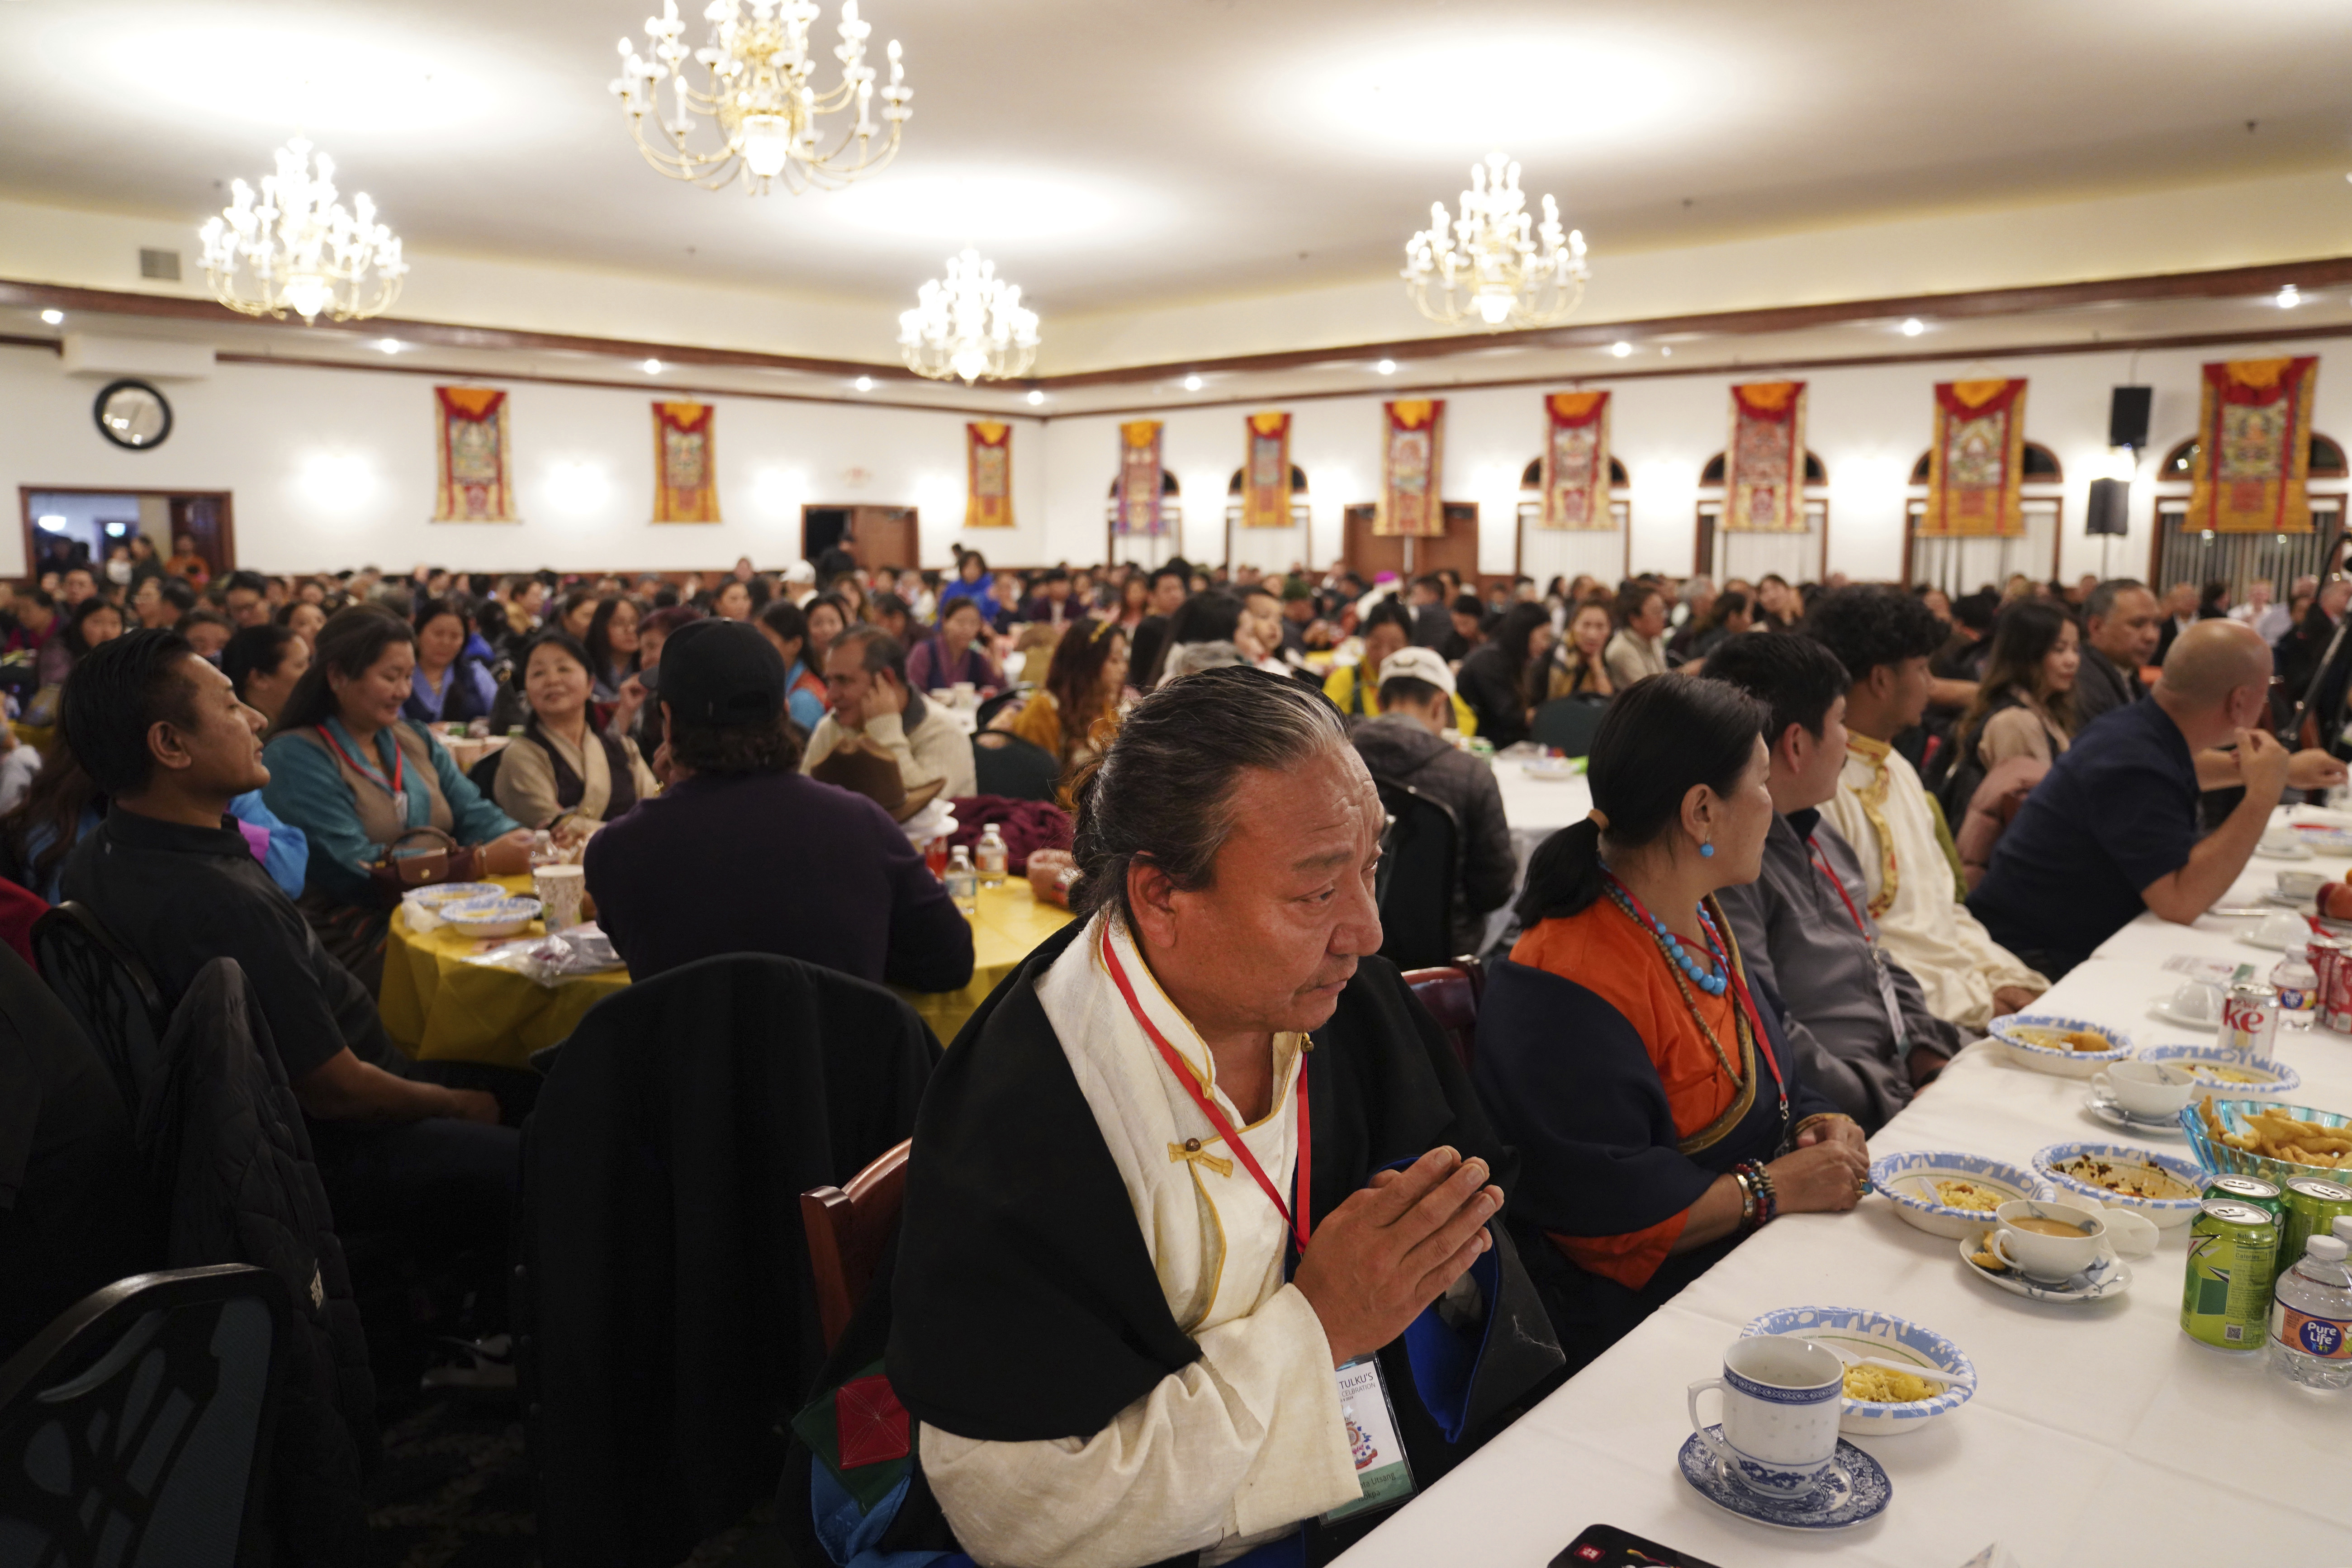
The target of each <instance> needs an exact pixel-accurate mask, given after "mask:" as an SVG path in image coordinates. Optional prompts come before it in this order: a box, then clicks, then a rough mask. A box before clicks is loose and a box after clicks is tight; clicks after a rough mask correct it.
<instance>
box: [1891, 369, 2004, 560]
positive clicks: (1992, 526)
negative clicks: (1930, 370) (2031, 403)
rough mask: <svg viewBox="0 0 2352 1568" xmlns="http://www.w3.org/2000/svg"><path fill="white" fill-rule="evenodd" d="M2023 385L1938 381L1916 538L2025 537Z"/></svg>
mask: <svg viewBox="0 0 2352 1568" xmlns="http://www.w3.org/2000/svg"><path fill="white" fill-rule="evenodd" d="M2024 471H2025V381H2024V378H2023V377H2020V378H2018V379H2017V380H2015V381H2000V380H1994V381H1939V382H1937V384H1936V439H1935V442H1934V444H1933V445H1931V446H1929V447H1928V448H1927V510H1926V511H1924V512H1922V513H1920V514H1919V524H1918V527H1917V528H1916V530H1914V533H1915V535H1916V537H1917V538H1920V539H2022V538H2024V537H2025V512H2024V510H2023V508H2021V506H2020V505H2019V504H2018V489H2017V487H2018V485H2019V484H2020V483H2021V480H2022V477H2023V474H2024Z"/></svg>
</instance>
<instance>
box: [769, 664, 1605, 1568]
mask: <svg viewBox="0 0 2352 1568" xmlns="http://www.w3.org/2000/svg"><path fill="white" fill-rule="evenodd" d="M1076 818H1077V831H1076V849H1075V858H1076V868H1077V871H1078V878H1077V881H1076V885H1075V888H1074V889H1073V893H1072V905H1073V908H1074V910H1076V913H1077V914H1078V915H1079V917H1080V918H1079V919H1077V920H1076V921H1073V922H1072V923H1071V924H1070V925H1069V926H1067V927H1066V928H1064V930H1063V931H1061V932H1059V933H1057V935H1056V936H1055V938H1054V939H1053V940H1051V941H1049V942H1046V943H1045V945H1043V946H1041V947H1040V948H1039V949H1038V950H1037V951H1036V952H1034V953H1033V954H1032V955H1031V956H1030V958H1029V960H1028V961H1027V962H1026V963H1024V964H1023V965H1022V967H1021V968H1020V970H1018V971H1017V972H1016V973H1014V974H1013V976H1011V977H1010V978H1009V979H1007V980H1006V981H1005V982H1004V983H1003V984H1002V985H1000V986H999V987H998V988H997V990H996V992H995V993H994V994H993V995H992V996H991V997H990V998H989V1000H988V1002H987V1003H986V1004H984V1005H982V1008H981V1010H980V1011H979V1012H978V1013H977V1014H975V1015H974V1016H973V1017H972V1019H971V1022H970V1023H969V1024H967V1025H966V1026H965V1027H964V1030H963V1032H962V1033H961V1035H960V1036H959V1037H957V1041H956V1043H955V1045H954V1046H953V1047H952V1048H950V1050H949V1052H948V1054H947V1058H946V1061H945V1062H944V1063H943V1064H942V1066H941V1067H940V1070H939V1073H938V1074H937V1075H936V1076H935V1077H934V1078H933V1079H932V1080H931V1086H930V1089H929V1092H928V1093H927V1094H926V1096H925V1098H924V1101H923V1108H922V1112H921V1115H920V1118H919V1121H918V1122H917V1125H916V1130H915V1136H914V1142H913V1149H912V1152H911V1155H910V1157H909V1163H908V1177H907V1189H906V1208H905V1213H904V1215H903V1218H902V1220H901V1223H900V1228H899V1232H898V1248H897V1256H896V1264H895V1278H894V1279H877V1281H876V1283H875V1285H874V1287H873V1288H872V1289H870V1290H869V1292H868V1297H867V1300H866V1304H865V1306H864V1307H863V1308H862V1309H861V1310H860V1312H859V1315H858V1317H857V1319H856V1321H854V1322H853V1323H852V1324H851V1325H850V1328H849V1330H848V1331H847V1333H846V1334H845V1337H844V1340H843V1342H842V1344H841V1345H840V1346H839V1347H838V1348H837V1350H836V1352H835V1358H834V1362H833V1363H832V1365H831V1366H830V1367H829V1368H828V1371H827V1375H826V1377H825V1378H824V1379H822V1380H820V1381H821V1384H822V1385H823V1386H825V1387H826V1388H827V1389H828V1391H829V1393H830V1391H831V1390H833V1389H835V1388H837V1389H838V1393H837V1394H831V1396H830V1399H828V1398H826V1397H820V1399H819V1400H818V1401H817V1402H815V1403H814V1404H813V1405H811V1406H810V1407H809V1408H808V1409H807V1410H804V1411H803V1413H802V1415H801V1417H800V1419H799V1420H798V1421H796V1422H795V1430H796V1431H797V1432H798V1433H799V1434H800V1436H802V1438H803V1442H804V1443H805V1444H806V1445H807V1447H808V1448H809V1449H810V1451H811V1457H810V1458H808V1460H807V1461H806V1462H805V1463H804V1464H803V1460H802V1458H801V1457H800V1456H799V1455H798V1454H797V1452H796V1454H795V1457H794V1460H793V1465H801V1466H802V1467H803V1468H801V1470H800V1473H799V1474H798V1475H795V1474H794V1471H793V1468H792V1467H791V1466H788V1468H787V1473H786V1479H785V1487H786V1495H787V1497H788V1498H790V1497H791V1496H792V1495H793V1491H794V1489H796V1488H798V1487H800V1486H805V1487H806V1488H807V1494H806V1495H807V1506H808V1515H807V1517H808V1521H809V1523H810V1525H811V1527H812V1528H813V1531H814V1535H815V1536H816V1538H817V1540H818V1541H819V1542H823V1543H824V1546H825V1549H826V1550H827V1552H829V1554H831V1555H832V1556H833V1558H834V1560H835V1562H837V1563H844V1564H851V1563H858V1562H859V1561H860V1559H861V1558H865V1559H866V1561H878V1560H879V1557H880V1556H881V1555H883V1554H887V1553H888V1552H900V1551H919V1550H926V1549H928V1550H930V1551H957V1550H961V1551H962V1552H967V1553H969V1554H970V1555H971V1557H972V1558H973V1559H974V1560H976V1561H979V1562H982V1563H1022V1564H1028V1565H1032V1568H1060V1565H1070V1568H1131V1565H1141V1564H1150V1563H1171V1562H1181V1563H1188V1564H1189V1563H1234V1562H1246V1563H1251V1564H1253V1565H1255V1564H1259V1563H1267V1564H1270V1563H1320V1562H1323V1561H1326V1560H1328V1558H1329V1557H1331V1556H1333V1555H1335V1554H1337V1553H1338V1552H1339V1551H1341V1550H1344V1549H1345V1548H1346V1547H1347V1546H1348V1545H1349V1543H1351V1542H1354V1541H1355V1540H1357V1539H1360V1537H1361V1536H1362V1535H1363V1534H1364V1533H1365V1532H1367V1531H1370V1529H1371V1528H1372V1527H1373V1526H1374V1525H1376V1524H1378V1523H1379V1522H1380V1521H1382V1520H1383V1519H1385V1518H1387V1517H1389V1516H1390V1514H1391V1511H1392V1510H1393V1509H1394V1508H1395V1507H1396V1506H1397V1505H1399V1504H1401V1503H1402V1502H1403V1501H1404V1500H1406V1499H1407V1498H1410V1497H1411V1496H1412V1495H1414V1494H1415V1493H1416V1492H1417V1491H1419V1490H1420V1489H1423V1488H1426V1487H1427V1486H1429V1485H1430V1484H1431V1483H1433V1481H1435V1480H1436V1479H1438V1478H1439V1477H1440V1476H1441V1475H1443V1474H1444V1472H1445V1471H1446V1470H1447V1469H1448V1468H1451V1467H1452V1466H1453V1465H1454V1463H1456V1462H1458V1461H1459V1460H1460V1459H1461V1458H1463V1457H1464V1456H1465V1455H1467V1454H1468V1453H1469V1452H1470V1451H1471V1450H1472V1449H1473V1448H1475V1447H1476V1446H1477V1444H1478V1443H1479V1442H1480V1441H1481V1440H1483V1438H1484V1437H1485V1436H1486V1435H1487V1434H1488V1433H1490V1432H1491V1431H1492V1430H1494V1429H1495V1428H1496V1426H1497V1425H1498V1418H1499V1417H1500V1416H1501V1415H1503V1413H1504V1412H1505V1411H1506V1410H1507V1408H1509V1407H1511V1406H1512V1405H1516V1404H1517V1403H1520V1402H1523V1401H1524V1399H1525V1398H1526V1397H1527V1396H1528V1394H1530V1392H1531V1391H1533V1390H1535V1389H1536V1388H1537V1387H1538V1384H1541V1383H1542V1382H1543V1381H1544V1379H1545V1378H1546V1377H1547V1376H1549V1374H1551V1373H1553V1372H1554V1371H1556V1370H1557V1369H1558V1368H1559V1366H1560V1365H1561V1364H1562V1358H1561V1356H1560V1352H1559V1346H1558V1344H1557V1342H1555V1341H1554V1340H1553V1338H1552V1335H1551V1331H1550V1329H1549V1325H1548V1324H1547V1322H1546V1320H1545V1318H1544V1314H1543V1311H1542V1309H1541V1307H1540V1305H1539V1304H1538V1301H1537V1300H1536V1298H1535V1294H1534V1292H1533V1290H1532V1289H1531V1288H1530V1286H1529V1285H1528V1279H1527V1277H1526V1275H1525V1274H1524V1273H1523V1272H1522V1271H1521V1269H1520V1267H1519V1262H1518V1258H1517V1255H1516V1254H1515V1253H1514V1252H1513V1251H1512V1248H1511V1243H1510V1242H1509V1240H1508V1239H1507V1237H1506V1236H1505V1234H1504V1231H1503V1228H1502V1226H1501V1225H1500V1224H1499V1221H1500V1219H1501V1215H1502V1210H1503V1205H1504V1203H1505V1199H1506V1195H1507V1190H1508V1186H1509V1184H1510V1181H1511V1178H1512V1175H1513V1160H1512V1156H1511V1155H1510V1154H1509V1153H1508V1152H1507V1151H1506V1150H1505V1149H1504V1148H1503V1147H1502V1146H1501V1144H1500V1142H1499V1141H1498V1140H1497V1139H1496V1135H1495V1133H1494V1131H1493V1129H1492V1128H1491V1127H1490V1126H1489V1124H1488V1122H1487V1119H1486V1114H1485V1112H1484V1111H1483V1110H1481V1109H1480V1108H1479V1105H1478V1102H1477V1100H1476V1098H1475V1095H1474V1093H1473V1091H1472V1090H1471V1088H1470V1085H1469V1082H1468V1079H1467V1078H1466V1076H1465V1074H1464V1073H1463V1071H1462V1069H1461V1068H1460V1066H1459V1065H1458V1064H1457V1063H1456V1061H1455V1060H1454V1058H1453V1056H1452V1055H1451V1053H1450V1052H1449V1050H1448V1049H1447V1047H1446V1046H1445V1043H1444V1039H1443V1038H1442V1037H1441V1036H1440V1035H1439V1034H1438V1032H1437V1029H1436V1027H1435V1026H1433V1024H1432V1023H1431V1021H1430V1019H1429V1017H1428V1016H1427V1015H1426V1014H1425V1013H1424V1012H1423V1011H1422V1009H1421V1007H1420V1005H1418V1004H1417V1003H1416V1002H1414V1001H1413V999H1412V994H1411V993H1410V992H1409V991H1408V990H1407V989H1406V988H1405V986H1404V984H1402V980H1401V978H1400V977H1399V975H1398V973H1397V971H1396V969H1395V967H1394V966H1393V965H1392V964H1391V963H1388V962H1387V961H1386V960H1384V959H1381V957H1380V956H1379V955H1378V953H1379V948H1380V944H1381V926H1380V919H1379V915H1378V913H1377V912H1376V910H1375V907H1374V903H1373V896H1372V879H1373V872H1374V868H1375V867H1376V865H1377V862H1378V861H1379V858H1380V853H1381V846H1380V840H1381V829H1382V826H1383V816H1382V812H1381V802H1380V797H1379V795H1378V794H1377V793H1376V792H1375V791H1374V789H1373V787H1372V783H1371V779H1370V776H1369V775H1368V774H1367V773H1365V771H1364V768H1363V764H1362V763H1360V761H1359V760H1358V759H1357V757H1356V754H1355V752H1353V750H1352V749H1351V748H1350V747H1349V744H1348V741H1347V737H1346V735H1345V733H1344V732H1343V731H1342V730H1341V728H1340V724H1339V719H1338V717H1337V715H1336V714H1335V713H1334V712H1333V711H1332V710H1331V708H1330V706H1329V704H1328V703H1327V702H1325V701H1324V700H1322V699H1321V698H1320V697H1318V695H1317V694H1316V693H1315V692H1314V691H1312V690H1311V689H1307V687H1305V686H1302V685H1300V684H1299V683H1297V682H1296V681H1293V680H1289V679H1285V678H1283V677H1280V676H1276V675H1271V674H1268V673H1266V672H1265V671H1263V670H1257V669H1252V668H1221V669H1211V670H1205V671H1202V672H1200V673H1198V674H1194V675H1190V676H1186V677H1183V678H1181V679H1177V680H1175V681H1171V683H1169V684H1168V685H1167V686H1166V687H1163V688H1162V689H1160V690H1158V691H1155V692H1154V693H1152V694H1151V695H1150V697H1147V698H1146V699H1144V700H1143V701H1142V702H1140V703H1139V704H1138V705H1137V707H1136V708H1135V710H1133V711H1132V713H1130V714H1129V717H1128V719H1127V721H1125V723H1124V724H1123V725H1122V726H1121V728H1120V730H1119V731H1118V736H1117V738H1116V740H1115V741H1114V742H1112V744H1111V747H1110V749H1109V751H1108V752H1107V753H1106V754H1105V756H1104V758H1103V759H1102V762H1101V763H1100V765H1099V767H1098V768H1097V770H1096V771H1095V772H1094V773H1092V774H1091V775H1089V776H1087V777H1086V778H1085V779H1083V780H1082V781H1081V782H1080V784H1078V786H1077V788H1076ZM901 1406H903V1410H901V1408H900V1407H901ZM853 1412H861V1413H866V1414H853ZM875 1412H879V1413H880V1415H879V1416H878V1418H877V1417H874V1416H873V1415H872V1414H871V1413H875ZM894 1412H895V1413H896V1414H895V1415H893V1413H894ZM893 1422H895V1423H896V1424H895V1425H893V1424H892V1423H893ZM877 1430H878V1431H882V1432H886V1433H889V1434H894V1435H896V1436H893V1437H892V1438H891V1439H890V1440H887V1441H884V1442H880V1443H877V1442H876V1441H875V1440H874V1434H875V1433H876V1432H877ZM868 1500H871V1501H868Z"/></svg>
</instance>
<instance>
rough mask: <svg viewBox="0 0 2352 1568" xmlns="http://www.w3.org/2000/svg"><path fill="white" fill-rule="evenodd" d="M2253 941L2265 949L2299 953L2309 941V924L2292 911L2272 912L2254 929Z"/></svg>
mask: <svg viewBox="0 0 2352 1568" xmlns="http://www.w3.org/2000/svg"><path fill="white" fill-rule="evenodd" d="M2254 940H2255V941H2256V942H2261V943H2263V945H2264V946H2265V947H2275V948H2279V949H2281V950H2283V951H2284V952H2302V951H2303V948H2304V944H2305V943H2306V942H2310V940H2311V922H2310V921H2307V920H2305V919H2304V918H2303V917H2302V916H2301V915H2299V914H2296V913H2295V912H2294V910H2272V911H2271V912H2270V913H2269V914H2266V915H2264V916H2263V923H2262V924H2260V925H2258V926H2256V927H2255V928H2254Z"/></svg>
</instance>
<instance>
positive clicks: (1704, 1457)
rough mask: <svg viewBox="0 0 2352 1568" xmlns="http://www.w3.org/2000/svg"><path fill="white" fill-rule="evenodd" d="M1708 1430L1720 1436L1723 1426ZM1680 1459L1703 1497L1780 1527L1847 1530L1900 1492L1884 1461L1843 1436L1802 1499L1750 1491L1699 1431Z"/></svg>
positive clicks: (1874, 1514) (1758, 1521) (1685, 1473)
mask: <svg viewBox="0 0 2352 1568" xmlns="http://www.w3.org/2000/svg"><path fill="white" fill-rule="evenodd" d="M1707 1430H1708V1431H1710V1432H1714V1433H1717V1435H1720V1434H1721V1433H1722V1431H1723V1428H1722V1427H1720V1426H1710V1427H1708V1428H1707ZM1675 1461H1676V1463H1678V1464H1679V1465H1680V1466H1681V1467H1682V1472H1683V1479H1685V1480H1686V1481H1688V1482H1689V1483H1690V1484H1691V1486H1692V1488H1693V1489H1695V1490H1696V1491H1697V1493H1698V1495H1699V1496H1701V1497H1703V1498H1705V1499H1706V1500H1707V1501H1709V1502H1711V1503H1713V1504H1715V1506H1716V1507H1717V1508H1719V1509H1721V1510H1724V1511H1725V1512H1726V1513H1736V1514H1738V1516H1739V1517H1740V1518H1742V1519H1744V1520H1748V1521H1750V1522H1751V1523H1755V1524H1769V1525H1770V1526H1772V1527H1773V1528H1774V1529H1775V1530H1843V1529H1845V1528H1847V1527H1848V1526H1849V1525H1856V1524H1860V1523H1862V1522H1863V1521H1865V1520H1873V1519H1876V1518H1877V1517H1878V1516H1879V1515H1880V1514H1882V1513H1885V1511H1886V1505H1887V1503H1888V1501H1889V1500H1892V1499H1893V1497H1894V1496H1895V1483H1894V1482H1893V1481H1890V1480H1888V1479H1886V1472H1885V1470H1883V1469H1881V1468H1879V1467H1878V1461H1877V1460H1876V1459H1874V1458H1871V1457H1870V1456H1869V1455H1868V1454H1865V1453H1864V1452H1863V1451H1862V1450H1861V1449H1859V1448H1857V1447H1854V1446H1853V1444H1851V1443H1849V1442H1847V1441H1846V1440H1845V1439H1844V1438H1843V1437H1841V1438H1839V1439H1838V1446H1837V1457H1836V1458H1833V1459H1832V1460H1831V1461H1830V1468H1828V1469H1826V1470H1824V1471H1822V1482H1821V1485H1819V1486H1817V1487H1815V1488H1814V1489H1812V1491H1811V1492H1810V1493H1809V1494H1807V1495H1806V1496H1804V1497H1801V1498H1765V1497H1759V1496H1757V1495H1756V1494H1755V1493H1754V1492H1751V1491H1749V1490H1748V1489H1747V1488H1746V1487H1743V1486H1741V1485H1739V1484H1738V1482H1736V1481H1734V1480H1732V1479H1730V1478H1729V1477H1727V1476H1726V1475H1725V1474H1724V1473H1723V1468H1722V1467H1721V1466H1720V1465H1718V1464H1717V1463H1716V1458H1715V1453H1714V1450H1712V1449H1710V1448H1709V1447H1707V1446H1706V1444H1705V1443H1703V1442H1701V1441H1700V1440H1699V1436H1698V1434H1697V1433H1696V1432H1694V1433H1692V1434H1691V1435H1690V1437H1689V1439H1688V1440H1687V1441H1686V1442H1685V1443H1684V1444H1683V1451H1682V1452H1681V1453H1680V1454H1678V1455H1676V1456H1675Z"/></svg>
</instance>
